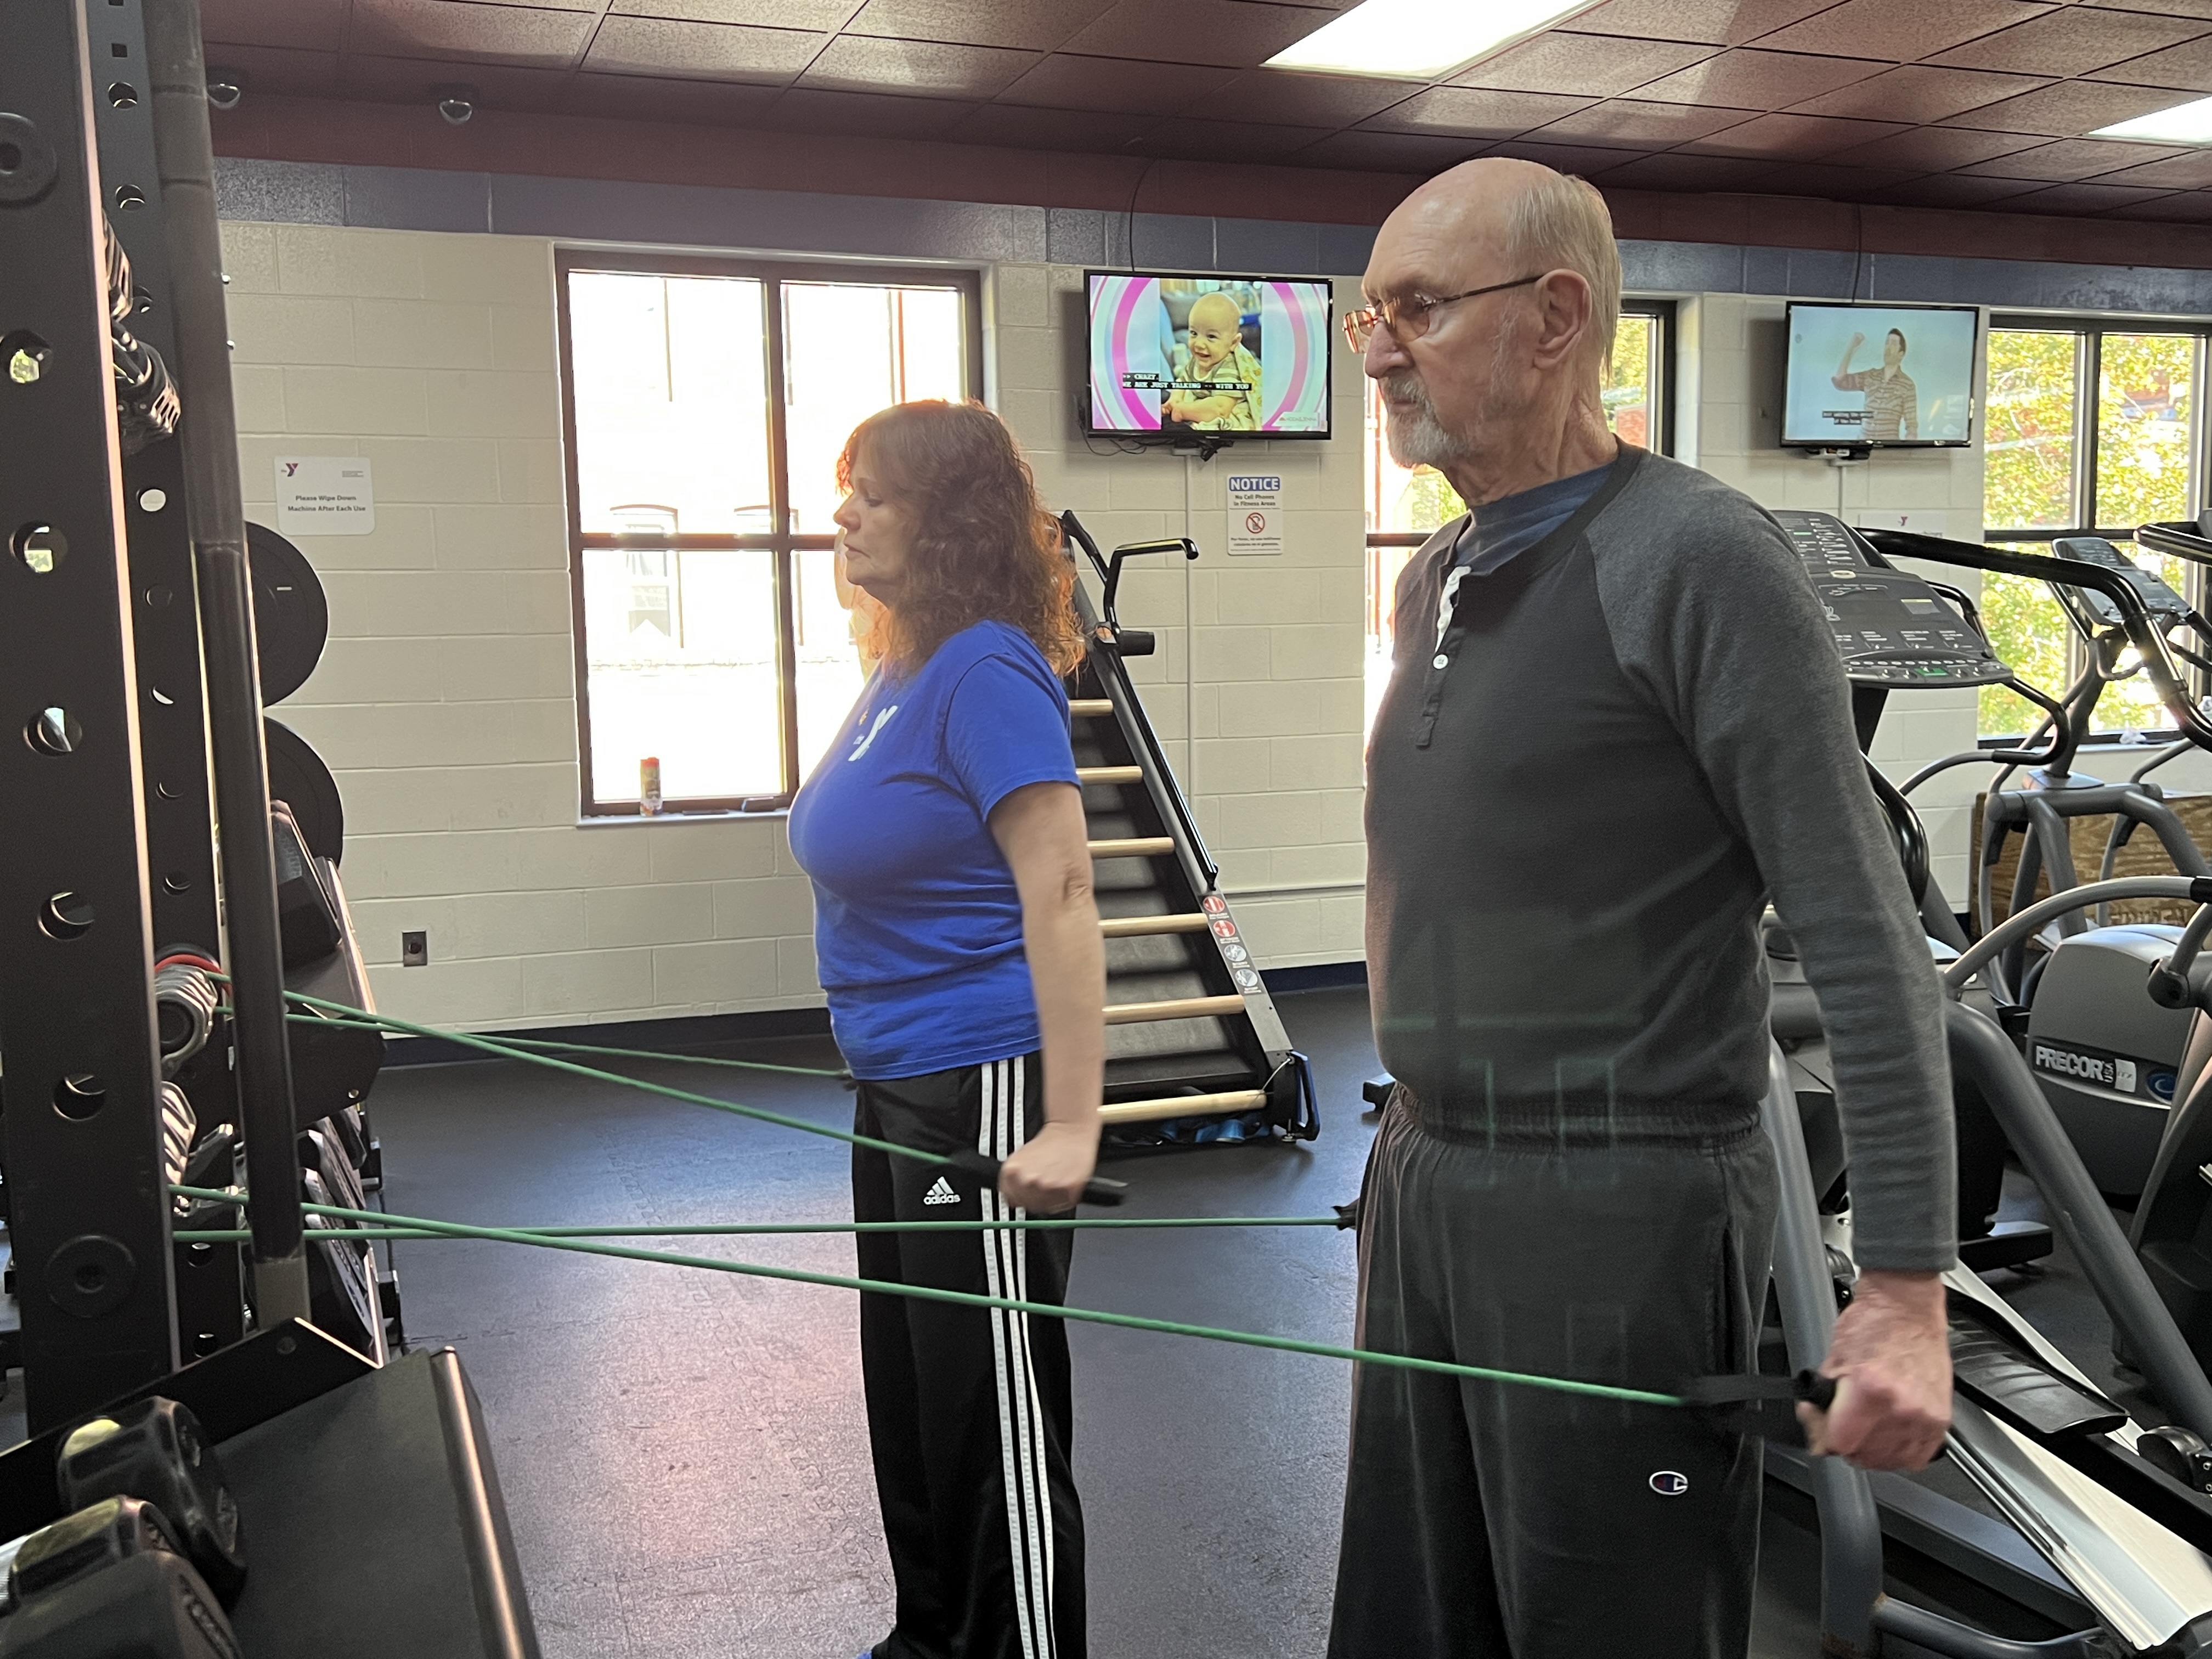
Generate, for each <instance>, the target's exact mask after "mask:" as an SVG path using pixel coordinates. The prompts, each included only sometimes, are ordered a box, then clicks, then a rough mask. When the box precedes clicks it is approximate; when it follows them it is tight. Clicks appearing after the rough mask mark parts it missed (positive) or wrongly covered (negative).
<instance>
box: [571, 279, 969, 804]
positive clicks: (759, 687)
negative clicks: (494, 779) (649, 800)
mask: <svg viewBox="0 0 2212 1659" xmlns="http://www.w3.org/2000/svg"><path fill="white" fill-rule="evenodd" d="M558 271H559V289H560V299H561V371H562V408H563V416H564V419H565V422H566V428H567V438H568V456H567V460H568V548H569V580H570V591H571V595H572V599H573V604H574V635H575V651H576V714H577V722H578V727H579V747H580V761H581V771H582V797H583V799H582V811H583V812H584V815H585V816H586V817H623V816H635V815H636V814H638V812H639V811H641V801H642V799H643V786H642V784H641V773H642V771H643V770H644V769H646V765H645V763H647V760H648V759H650V760H651V761H653V762H654V763H657V768H658V772H659V786H660V793H661V799H662V806H661V810H662V811H665V812H671V813H684V812H726V811H775V810H777V809H779V808H781V807H784V806H787V805H789V804H790V802H791V798H792V796H793V794H795V793H797V792H798V788H799V781H800V780H801V779H802V778H804V777H805V775H806V773H807V771H808V769H810V768H811V766H812V765H813V763H814V761H815V759H816V758H817V757H818V756H819V755H820V753H821V751H822V749H823V745H825V744H827V743H828V742H829V738H830V737H831V736H832V734H834V733H835V732H836V728H837V725H838V723H839V722H840V721H841V720H843V719H844V717H845V714H846V713H847V712H848V710H849V709H850V708H851V707H852V704H853V700H854V696H857V695H858V693H859V691H860V684H861V674H860V658H859V654H858V653H857V651H856V650H855V648H854V641H853V632H852V625H851V617H850V613H849V612H848V611H847V610H846V609H845V608H844V607H843V605H841V604H840V601H839V596H838V589H837V584H836V576H835V551H834V545H835V538H836V525H835V524H834V523H833V522H832V520H831V515H832V514H833V513H835V512H836V509H837V505H838V501H839V500H840V496H839V494H838V490H837V483H836V460H837V456H838V453H839V452H840V451H841V450H842V448H843V447H844V444H845V440H846V437H847V435H848V434H850V433H851V431H852V429H853V428H854V427H855V426H857V425H859V424H860V422H861V421H862V420H864V419H866V417H867V416H870V415H872V414H873V413H875V411H876V410H879V409H882V408H884V406H885V405H887V404H895V403H904V402H908V401H911V400H914V399H918V398H950V399H953V400H956V401H957V400H959V399H962V398H970V397H974V396H976V395H977V393H978V388H979V386H980V383H981V362H982V332H981V328H982V325H981V306H980V304H979V303H978V301H979V290H978V285H977V280H976V277H975V275H974V274H973V273H972V272H967V271H959V270H933V269H910V268H905V267H890V266H883V265H817V264H795V263H794V264H784V263H776V262H769V261H755V262H748V261H739V260H725V259H699V258H672V257H664V258H652V257H639V256H631V255H623V254H610V253H596V252H583V251H568V252H562V254H561V255H560V257H559V263H558Z"/></svg>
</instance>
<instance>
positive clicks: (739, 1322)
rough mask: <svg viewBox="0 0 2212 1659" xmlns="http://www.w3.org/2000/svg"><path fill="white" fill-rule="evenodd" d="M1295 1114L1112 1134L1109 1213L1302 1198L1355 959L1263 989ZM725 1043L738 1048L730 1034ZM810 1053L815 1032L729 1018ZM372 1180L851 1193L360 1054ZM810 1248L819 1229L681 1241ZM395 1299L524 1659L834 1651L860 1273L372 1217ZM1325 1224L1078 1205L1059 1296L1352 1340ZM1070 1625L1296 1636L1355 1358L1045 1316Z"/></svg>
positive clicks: (1128, 1646)
mask: <svg viewBox="0 0 2212 1659" xmlns="http://www.w3.org/2000/svg"><path fill="white" fill-rule="evenodd" d="M1280 1006H1281V1009H1282V1012H1283V1014H1284V1018H1285V1020H1286V1022H1287V1023H1288V1024H1289V1026H1290V1029H1291V1036H1292V1037H1293V1038H1294V1039H1295V1040H1296V1041H1297V1043H1298V1044H1299V1046H1300V1047H1302V1048H1304V1049H1305V1050H1306V1052H1307V1053H1308V1054H1310V1055H1311V1056H1312V1058H1313V1060H1314V1063H1315V1067H1316V1073H1317V1077H1318V1081H1319V1084H1320V1087H1321V1091H1322V1122H1323V1127H1322V1135H1321V1138H1320V1139H1318V1140H1316V1141H1314V1142H1311V1143H1310V1144H1307V1145H1304V1146H1296V1147H1292V1146H1274V1145H1269V1146H1226V1147H1212V1148H1206V1149H1201V1150H1199V1151H1195V1152H1176V1153H1171V1154H1164V1155H1155V1156H1147V1157H1142V1158H1129V1159H1123V1160H1121V1161H1119V1162H1117V1163H1116V1164H1115V1168H1114V1173H1115V1174H1116V1175H1119V1176H1123V1177H1125V1178H1126V1179H1127V1181H1128V1182H1129V1183H1130V1186H1131V1189H1132V1191H1131V1201H1130V1204H1129V1206H1128V1208H1127V1211H1126V1212H1125V1213H1127V1214H1133V1215H1159V1216H1168V1215H1207V1214H1212V1215H1231V1214H1244V1215H1315V1214H1325V1213H1327V1212H1328V1210H1329V1206H1331V1205H1333V1204H1336V1203H1340V1202H1344V1201H1346V1200H1349V1199H1350V1198H1351V1197H1352V1194H1354V1193H1355V1192H1356V1191H1357V1190H1358V1181H1359V1172H1360V1168H1361V1165H1362V1164H1363V1163H1364V1160H1365V1158H1366V1153H1367V1146H1368V1142H1369V1140H1370V1138H1371V1137H1372V1134H1373V1126H1374V1120H1373V1118H1371V1117H1369V1116H1365V1115H1363V1113H1362V1108H1361V1103H1360V1100H1359V1092H1358V1085H1359V1083H1360V1081H1361V1080H1362V1079H1364V1078H1366V1077H1369V1076H1371V1075H1372V1074H1373V1073H1374V1072H1375V1071H1376V1060H1375V1054H1374V1049H1373V1047H1372V1045H1371V1042H1370V1037H1369V1032H1368V1024H1367V1000H1366V996H1365V994H1364V992H1361V991H1358V990H1352V991H1322V992H1310V993H1305V994H1299V995H1294V996H1289V997H1285V998H1283V999H1282V1000H1281V1002H1280ZM723 1052H735V1051H733V1050H726V1051H723ZM745 1053H746V1054H748V1055H750V1057H754V1058H763V1059H767V1058H773V1059H775V1060H784V1061H788V1062H791V1063H796V1064H802V1065H804V1064H817V1065H834V1064H835V1063H836V1061H835V1060H834V1058H833V1056H832V1054H831V1052H830V1050H829V1047H828V1045H827V1044H826V1043H823V1042H804V1041H801V1042H781V1043H776V1044H773V1045H766V1046H763V1047H759V1048H751V1049H748V1050H746V1051H745ZM640 1075H649V1076H653V1077H655V1078H657V1079H665V1080H667V1081H670V1082H681V1083H682V1084H684V1085H686V1086H690V1087H695V1088H696V1087H700V1086H702V1083H703V1084H704V1085H705V1086H706V1087H708V1089H709V1090H711V1091H720V1092H724V1093H726V1094H727V1095H729V1096H730V1097H733V1098H738V1099H744V1100H746V1101H748V1102H751V1103H758V1104H761V1105H766V1106H772V1107H775V1109H779V1110H782V1111H786V1112H790V1113H793V1114H794V1115H803V1116H806V1117H809V1118H811V1119H815V1120H817V1121H822V1122H824V1123H831V1124H837V1125H840V1126H847V1125H849V1122H850V1098H851V1097H849V1096H848V1095H847V1094H846V1093H845V1092H844V1091H842V1090H841V1089H839V1088H837V1087H836V1085H829V1084H824V1083H821V1082H818V1081H815V1080H811V1079H789V1078H779V1077H775V1076H772V1075H769V1074H750V1075H749V1074H741V1073H720V1074H717V1073H711V1072H706V1071H704V1070H702V1068H698V1067H690V1066H678V1065H668V1066H647V1067H644V1068H642V1069H641V1072H640ZM374 1112H375V1118H376V1128H377V1132H378V1133H379V1134H380V1137H381V1138H382V1139H383V1142H384V1148H385V1164H386V1170H387V1178H386V1194H385V1197H386V1203H387V1204H388V1205H389V1206H390V1207H391V1208H392V1209H393V1210H395V1211H399V1212H412V1213H416V1214H422V1215H431V1216H438V1217H443V1218H451V1219H456V1220H465V1221H474V1222H486V1223H494V1224H500V1223H538V1224H546V1223H558V1222H577V1223H617V1222H637V1223H641V1224H646V1225H652V1224H676V1223H684V1222H697V1221H712V1220H801V1219H836V1218H842V1217H847V1216H849V1215H850V1214H851V1207H850V1199H849V1196H848V1189H847V1186H846V1165H845V1155H844V1152H843V1149H842V1147H841V1146H837V1145H836V1144H834V1143H831V1142H829V1141H825V1140H819V1139H814V1138H811V1137H808V1136H805V1135H801V1134H798V1133H793V1132H792V1131H789V1130H786V1129H781V1128H778V1127H774V1126H770V1125H764V1124H758V1123H753V1122H748V1121H743V1120H739V1119H734V1118H726V1117H722V1116H720V1115H716V1114H714V1113H712V1112H708V1111H706V1110H703V1109H699V1108H696V1107H688V1106H685V1105H683V1104H681V1103H677V1102H672V1101H657V1100H654V1099H653V1098H651V1097H646V1096H642V1095H638V1094H634V1093H629V1092H627V1091H617V1090H613V1089H611V1088H607V1087H605V1086H604V1085H593V1084H592V1083H589V1082H587V1081H585V1080H582V1079H570V1078H562V1077H560V1076H556V1075H555V1074H552V1073H546V1072H544V1071H542V1070H539V1069H537V1068H533V1067H526V1066H509V1065H505V1064H499V1063H493V1064H477V1065H463V1066H425V1067H418V1068H413V1069H410V1070H405V1071H394V1072H388V1073H386V1075H385V1077H384V1078H383V1079H382V1080H381V1081H380V1083H379V1085H378V1086H377V1091H376V1094H375V1096H374ZM671 1248H675V1249H686V1250H698V1251H700V1252H701V1253H703V1254H716V1255H729V1256H733V1257H737V1258H739V1259H744V1260H751V1261H775V1262H783V1263H789V1264H793V1265H798V1266H806V1267H819V1268H823V1269H825V1270H828V1271H832V1272H846V1273H849V1272H851V1271H852V1270H853V1256H852V1248H851V1244H850V1243H849V1240H848V1239H847V1238H844V1237H828V1238H805V1239H793V1238H773V1239H760V1238H748V1239H732V1240H720V1241H712V1242H705V1241H685V1240H678V1241H673V1242H672V1243H671ZM398 1267H399V1273H400V1280H401V1286H402V1291H403V1293H404V1299H405V1305H406V1310H407V1322H408V1327H409V1334H410V1338H411V1339H412V1340H414V1341H415V1342H416V1343H418V1344H424V1343H427V1344H444V1343H451V1344H452V1345H453V1346H455V1347H456V1348H458V1349H459V1351H460V1352H461V1354H462V1356H463V1358H464V1359H465V1363H466V1364H467V1366H468V1369H469V1371H470V1374H471V1376H473V1377H474V1378H475V1380H476V1384H477V1389H479V1391H480V1392H481V1393H482V1395H483V1402H484V1408H485V1411H486V1413H487V1415H488V1416H489V1419H490V1423H491V1429H492V1434H493V1437H494V1440H495V1443H496V1448H497V1455H498V1458H499V1471H500V1477H501V1481H502V1483H503V1484H504V1486H505V1488H506V1495H507V1508H508V1513H509V1515H510V1516H511V1518H512V1520H513V1527H514V1531H515V1536H516V1542H517V1546H518V1548H519V1550H520V1554H521V1558H522V1564H523V1567H524V1571H525V1573H526V1577H527V1580H528V1583H529V1587H530V1595H531V1601H532V1607H533V1608H534V1609H535V1612H536V1614H537V1619H538V1632H539V1635H540V1638H541V1639H542V1641H543V1643H544V1651H545V1654H546V1659H586V1656H590V1659H617V1656H624V1659H694V1656H696V1659H707V1656H714V1659H730V1656H738V1655H746V1656H755V1655H757V1656H761V1659H771V1656H773V1659H852V1656H854V1655H855V1654H857V1653H859V1652H860V1650H862V1649H863V1648H864V1647H865V1646H866V1645H867V1644H869V1643H871V1642H873V1641H875V1640H877V1639H878V1638H880V1637H882V1636H883V1635H884V1632H885V1631H886V1629H887V1628H888V1626H889V1623H890V1580H889V1567H888V1565H887V1564H886V1561H885V1559H884V1552H883V1546H882V1543H881V1541H880V1538H879V1535H878V1529H877V1522H876V1511H875V1500H874V1492H873V1486H872V1477H871V1475H870V1473H869V1468H868V1459H867V1437H866V1424H865V1420H864V1419H863V1416H862V1413H861V1407H860V1376H859V1360H858V1352H857V1339H856V1336H855V1331H854V1298H853V1297H850V1296H849V1295H848V1294H846V1293H844V1292H842V1291H826V1290H816V1289H813V1288H811V1287H806V1286H799V1285H777V1284H772V1283H768V1282H765V1281H762V1280H758V1279H741V1278H736V1277H732V1276H728V1275H724V1274H717V1273H702V1272H689V1271H685V1270H683V1269H677V1268H669V1267H654V1266H648V1265H644V1264H634V1263H626V1262H617V1261H594V1260H588V1259H581V1258H577V1257H573V1256H564V1255H555V1254H552V1253H550V1252H542V1251H535V1250H527V1249H518V1248H514V1247H509V1246H502V1245H495V1244H473V1243H455V1244H447V1243H437V1244H428V1243H420V1244H403V1245H401V1246H400V1247H399V1255H398ZM1353 1279H1354V1274H1353V1261H1352V1238H1351V1237H1350V1235H1348V1234H1343V1233H1339V1232H1336V1231H1334V1230H1327V1229H1267V1230H1254V1231H1242V1230H1239V1231H1227V1230H1220V1231H1188V1232H1160V1233H1140V1234H1127V1235H1105V1234H1088V1235H1085V1236H1084V1237H1082V1239H1081V1240H1080V1241H1079V1245H1078V1247H1077V1250H1076V1265H1075V1273H1074V1279H1073V1287H1072V1295H1073V1299H1074V1300H1076V1301H1077V1302H1079V1303H1081V1304H1085V1305H1088V1306H1091V1307H1098V1308H1106V1309H1112V1310H1119V1311H1126V1312H1132V1313H1144V1314H1151V1315H1156V1316H1163V1317H1167V1318H1176V1319H1184V1320H1189V1321H1194V1322H1198V1323H1201V1324H1211V1325H1220V1326H1234V1327H1241V1328H1246V1329H1252V1330H1262V1331H1272V1332H1278V1333H1281V1334H1288V1335H1294V1336H1299V1337H1304V1338H1308V1339H1310V1340H1321V1341H1334V1342H1345V1341H1348V1340H1350V1337H1351V1332H1352V1291H1353ZM1069 1329H1070V1338H1071V1341H1072V1343H1073V1349H1074V1353H1075V1361H1076V1413H1077V1441H1076V1465H1077V1477H1078V1482H1079V1486H1080V1488H1081V1491H1082V1493H1083V1498H1084V1505H1085V1511H1086V1515H1087V1516H1088V1522H1089V1527H1090V1547H1089V1552H1088V1554H1089V1573H1090V1584H1091V1653H1092V1654H1093V1656H1095V1659H1275V1656H1284V1659H1293V1656H1295V1659H1318V1656H1319V1655H1320V1654H1321V1653H1322V1650H1323V1648H1324V1647H1325V1645H1326V1638H1327V1631H1328V1603H1329V1592H1330V1583H1331V1578H1332V1576H1333V1571H1334V1559H1335V1550H1336V1540H1337V1528H1338V1504H1339V1502H1340V1498H1341V1495H1342V1492H1343V1479H1344V1455H1345V1436H1346V1409H1347V1402H1348V1399H1349V1381H1350V1376H1349V1371H1348V1370H1347V1369H1346V1367H1345V1366H1343V1365H1341V1364H1339V1363H1337V1362H1334V1361H1331V1360H1326V1359H1317V1358H1305V1357H1304V1356H1300V1355H1295V1354H1283V1353H1269V1352H1262V1351H1259V1350H1255V1349H1249V1348H1240V1347H1231V1346H1226V1345H1223V1344H1217V1343H1207V1342H1200V1341H1194V1340H1187V1339H1179V1338H1173V1337H1163V1336H1154V1335H1150V1334H1144V1333H1139V1332H1120V1331H1112V1330H1107V1329H1103V1328H1099V1327H1096V1326H1085V1325H1075V1326H1071V1327H1070V1328H1069ZM1777 1530H1778V1533H1779V1534H1782V1535H1778V1536H1777V1537H1776V1538H1775V1539H1774V1540H1773V1541H1771V1543H1770V1545H1769V1547H1768V1551H1767V1554H1768V1567H1769V1571H1767V1573H1766V1575H1765V1577H1766V1580H1767V1586H1766V1588H1767V1589H1768V1590H1771V1592H1772V1593H1771V1594H1767V1593H1765V1592H1763V1598H1762V1605H1761V1608H1760V1631H1759V1641H1758V1643H1757V1644H1756V1650H1757V1651H1758V1652H1759V1654H1760V1655H1761V1656H1765V1655H1770V1654H1771V1655H1776V1656H1779V1655H1782V1654H1785V1653H1789V1654H1803V1653H1808V1652H1810V1651H1812V1650H1813V1649H1814V1646H1816V1645H1817V1636H1816V1633H1815V1632H1814V1627H1813V1625H1812V1624H1811V1622H1810V1610H1811V1609H1812V1607H1814V1602H1815V1593H1816V1586H1817V1566H1816V1565H1815V1564H1814V1560H1813V1558H1812V1557H1811V1555H1810V1554H1809V1553H1808V1550H1807V1547H1806V1542H1805V1541H1804V1540H1803V1539H1802V1535H1798V1534H1793V1533H1790V1530H1789V1529H1788V1528H1778V1529H1777Z"/></svg>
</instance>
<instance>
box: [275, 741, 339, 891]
mask: <svg viewBox="0 0 2212 1659" xmlns="http://www.w3.org/2000/svg"><path fill="white" fill-rule="evenodd" d="M261 731H262V741H263V742H264V744H267V746H268V750H269V799H271V800H281V801H283V803H284V804H285V805H288V806H289V807H290V808H291V809H292V821H293V822H294V823H297V824H298V825H299V826H300V839H301V840H302V841H304V842H307V850H308V851H309V852H310V853H313V854H314V855H315V856H316V857H317V858H321V859H328V860H331V863H333V864H337V863H339V862H341V861H342V860H343V859H344V857H345V804H344V803H343V801H341V800H339V799H338V784H337V779H336V778H334V777H332V776H331V769H330V768H329V767H327V766H325V765H324V764H323V757H321V756H320V755H318V754H317V753H316V752H315V751H314V750H313V748H312V747H310V746H309V744H308V743H307V739H306V738H303V737H301V735H300V734H299V733H298V732H295V731H294V730H293V729H292V728H291V727H290V726H286V725H284V724H283V723H282V722H281V721H278V720H271V719H270V718H269V717H268V716H266V715H264V716H263V717H262V720H261Z"/></svg>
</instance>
